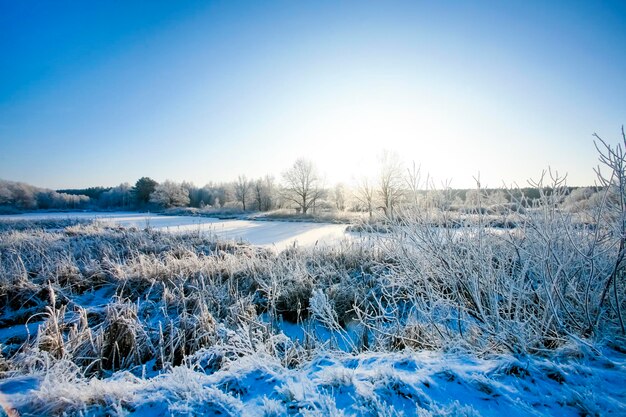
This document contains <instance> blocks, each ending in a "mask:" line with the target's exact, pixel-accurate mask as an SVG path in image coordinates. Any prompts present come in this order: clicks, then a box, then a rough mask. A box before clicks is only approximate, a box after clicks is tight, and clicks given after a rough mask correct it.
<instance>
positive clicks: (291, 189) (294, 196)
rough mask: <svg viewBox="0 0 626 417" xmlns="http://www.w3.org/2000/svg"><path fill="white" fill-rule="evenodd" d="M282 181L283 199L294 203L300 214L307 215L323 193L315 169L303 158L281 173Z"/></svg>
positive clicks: (311, 163)
mask: <svg viewBox="0 0 626 417" xmlns="http://www.w3.org/2000/svg"><path fill="white" fill-rule="evenodd" d="M283 181H284V198H285V199H286V200H288V201H291V202H293V203H295V204H296V205H297V207H298V209H299V210H300V212H302V214H307V212H308V211H309V209H310V208H311V207H313V206H314V204H315V202H316V201H317V200H318V199H319V198H320V197H321V195H322V192H323V190H322V186H321V181H320V177H319V175H318V173H317V169H316V168H315V166H314V165H313V162H311V161H309V160H307V159H304V158H300V159H298V160H296V162H294V164H293V165H292V166H291V168H289V169H288V170H287V171H285V172H284V173H283Z"/></svg>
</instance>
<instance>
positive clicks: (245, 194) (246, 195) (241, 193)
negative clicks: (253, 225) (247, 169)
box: [234, 175, 252, 211]
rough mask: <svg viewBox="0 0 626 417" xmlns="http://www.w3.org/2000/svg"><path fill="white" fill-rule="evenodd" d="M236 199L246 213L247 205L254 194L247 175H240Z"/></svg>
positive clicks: (236, 184) (236, 186)
mask: <svg viewBox="0 0 626 417" xmlns="http://www.w3.org/2000/svg"><path fill="white" fill-rule="evenodd" d="M234 188H235V199H236V200H237V201H238V202H240V203H241V205H242V206H243V210H244V211H246V203H247V202H248V201H249V200H250V197H251V194H252V183H251V182H250V181H248V179H247V178H246V176H245V175H240V176H239V177H238V178H237V182H235V187H234Z"/></svg>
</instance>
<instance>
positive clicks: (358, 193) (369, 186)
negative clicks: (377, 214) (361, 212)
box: [354, 177, 375, 220]
mask: <svg viewBox="0 0 626 417" xmlns="http://www.w3.org/2000/svg"><path fill="white" fill-rule="evenodd" d="M354 196H355V198H356V199H357V200H358V201H359V203H361V204H362V205H363V207H364V208H365V210H367V213H368V214H369V218H370V220H371V219H372V212H373V211H374V196H375V190H374V185H373V183H372V181H371V180H370V179H368V178H367V177H363V178H361V180H360V181H359V183H358V184H357V187H356V190H355V193H354Z"/></svg>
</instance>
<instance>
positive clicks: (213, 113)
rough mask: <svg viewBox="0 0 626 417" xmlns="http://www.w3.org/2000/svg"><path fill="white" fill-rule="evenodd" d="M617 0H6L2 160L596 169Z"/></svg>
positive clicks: (84, 173)
mask: <svg viewBox="0 0 626 417" xmlns="http://www.w3.org/2000/svg"><path fill="white" fill-rule="evenodd" d="M625 22H626V2H623V1H620V2H617V1H616V2H575V1H567V2H556V1H555V2H533V1H510V2H382V1H376V2H366V1H358V2H356V1H355V2H350V1H346V2H331V1H316V2H299V1H282V2H238V1H224V2H197V3H196V2H179V1H176V2H158V1H149V2H133V1H108V2H104V1H103V2H67V1H60V2H59V1H58V2H31V1H20V2H14V1H5V0H0V178H3V179H10V180H17V181H25V182H29V183H32V184H35V185H40V186H45V187H51V188H64V187H85V186H93V185H105V186H107V185H109V186H110V185H116V184H119V183H120V182H126V181H128V182H131V183H133V182H134V181H136V180H137V179H138V178H139V177H142V176H150V177H153V178H155V179H156V180H158V181H163V180H165V179H172V180H176V181H182V180H188V181H193V182H195V183H196V184H198V185H203V184H204V183H206V182H208V181H222V180H231V179H234V178H235V177H236V176H237V175H238V174H241V173H244V174H247V175H248V176H249V177H258V176H261V175H265V174H268V173H269V174H273V175H275V176H277V177H279V176H280V173H281V172H282V171H283V170H284V169H286V168H287V167H288V166H289V165H290V164H291V163H292V162H293V161H294V160H295V159H296V158H297V157H299V156H305V157H308V158H310V159H312V160H314V161H315V162H316V163H317V165H318V166H319V168H320V170H321V171H322V172H324V173H325V174H326V175H327V178H328V181H329V182H334V181H336V180H340V181H345V182H350V181H351V180H352V179H353V178H354V177H358V176H361V175H367V174H368V173H369V174H374V173H375V170H376V166H375V165H376V156H377V155H378V154H380V152H381V151H382V150H383V149H390V150H395V151H397V152H398V153H399V154H400V156H401V157H402V158H403V159H404V160H405V161H407V162H410V161H412V160H414V161H416V162H417V163H418V164H421V166H422V170H423V171H424V172H428V173H429V174H430V175H431V176H432V177H434V178H435V180H436V181H442V180H446V179H451V180H452V185H453V186H456V187H467V186H471V185H472V177H473V176H476V175H477V174H478V173H480V177H481V179H482V182H483V183H484V184H486V185H488V186H499V185H501V184H502V182H503V181H504V182H505V183H507V184H509V183H512V182H518V183H520V184H521V185H524V184H525V181H526V179H528V178H530V177H533V178H536V177H537V176H538V175H539V174H540V172H541V170H542V169H543V168H547V167H548V166H551V167H552V168H553V169H556V170H558V171H559V172H563V173H564V172H567V173H568V175H569V177H568V178H569V181H568V182H569V183H570V184H572V185H585V184H591V183H592V182H593V179H594V176H593V171H592V168H593V166H595V165H596V156H595V153H594V147H593V142H592V137H591V134H592V133H593V132H597V133H598V134H600V135H601V136H603V137H604V138H606V139H608V140H609V141H611V142H614V143H615V142H616V141H617V140H618V139H619V131H620V127H621V125H622V124H624V123H626V75H625V74H626V24H624V23H625Z"/></svg>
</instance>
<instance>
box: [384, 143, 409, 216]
mask: <svg viewBox="0 0 626 417" xmlns="http://www.w3.org/2000/svg"><path fill="white" fill-rule="evenodd" d="M402 174H403V169H402V163H401V162H400V158H399V157H398V155H397V154H395V153H391V152H389V151H385V152H383V154H382V155H381V156H380V173H379V177H378V196H379V197H380V203H381V206H380V207H381V208H382V209H383V211H384V212H385V216H387V217H389V218H392V217H393V212H394V209H395V207H396V205H397V204H398V203H399V202H400V200H401V199H402V196H403V193H404V190H403V186H404V180H403V175H402Z"/></svg>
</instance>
